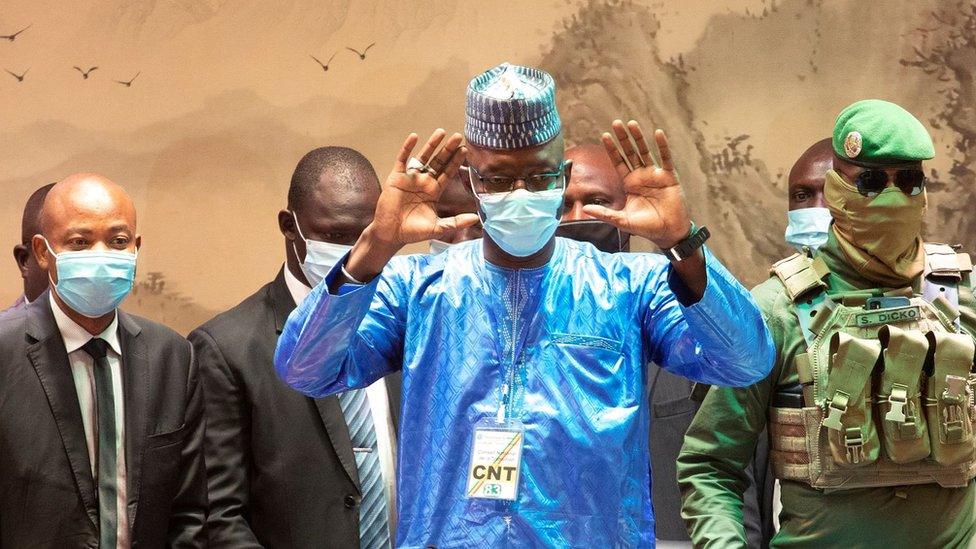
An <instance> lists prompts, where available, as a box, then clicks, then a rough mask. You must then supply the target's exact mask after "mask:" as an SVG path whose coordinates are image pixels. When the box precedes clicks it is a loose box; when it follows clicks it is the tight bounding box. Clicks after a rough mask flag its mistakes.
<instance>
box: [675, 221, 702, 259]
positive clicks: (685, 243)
mask: <svg viewBox="0 0 976 549" xmlns="http://www.w3.org/2000/svg"><path fill="white" fill-rule="evenodd" d="M711 236H712V234H711V233H710V232H708V228H707V227H695V225H694V224H692V226H691V234H690V235H688V238H685V239H684V240H682V241H681V242H678V243H677V244H675V245H674V246H672V247H671V248H668V249H667V251H666V252H665V254H666V255H667V256H668V258H669V259H671V260H672V261H682V260H684V259H687V258H689V257H691V255H692V254H694V253H695V252H696V251H698V248H701V247H702V246H704V245H705V241H706V240H708V239H709V237H711Z"/></svg>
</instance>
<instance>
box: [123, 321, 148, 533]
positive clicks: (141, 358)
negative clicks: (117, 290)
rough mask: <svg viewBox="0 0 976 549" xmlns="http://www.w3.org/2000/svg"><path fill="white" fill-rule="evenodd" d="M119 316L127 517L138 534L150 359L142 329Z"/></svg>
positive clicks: (133, 322)
mask: <svg viewBox="0 0 976 549" xmlns="http://www.w3.org/2000/svg"><path fill="white" fill-rule="evenodd" d="M118 315H119V342H120V344H121V346H122V396H123V401H124V403H125V405H124V406H125V407H124V413H125V418H124V420H125V477H126V484H125V487H126V488H125V489H126V499H127V500H128V502H127V515H128V522H129V529H130V531H134V530H135V521H136V512H137V511H138V508H139V487H140V485H141V484H142V482H141V480H142V464H143V458H144V454H145V449H146V437H147V435H148V433H147V432H146V425H147V423H148V421H147V420H148V415H149V409H148V408H149V358H148V357H147V356H146V350H145V345H144V342H143V341H142V340H141V339H140V338H139V337H138V336H139V333H140V332H141V330H142V329H141V328H140V327H139V325H138V324H136V322H135V321H134V320H133V319H132V317H130V316H129V315H128V314H126V313H123V312H122V311H119V312H118Z"/></svg>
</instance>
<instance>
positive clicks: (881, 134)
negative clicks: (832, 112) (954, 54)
mask: <svg viewBox="0 0 976 549" xmlns="http://www.w3.org/2000/svg"><path fill="white" fill-rule="evenodd" d="M833 146H834V152H835V153H837V156H839V157H841V158H843V159H844V160H847V161H848V162H851V163H853V164H858V165H864V166H891V165H897V164H905V163H908V162H919V161H921V160H928V159H930V158H933V157H934V156H935V148H934V147H933V146H932V138H931V137H930V136H929V132H928V130H926V129H925V126H923V125H922V123H921V122H919V121H918V119H917V118H915V117H914V116H912V114H911V113H910V112H908V111H906V110H905V109H903V108H901V107H899V106H898V105H895V104H894V103H890V102H888V101H882V100H880V99H865V100H863V101H858V102H857V103H854V104H852V105H850V106H848V107H847V108H846V109H844V110H842V111H841V112H840V114H839V115H838V116H837V122H835V123H834V137H833Z"/></svg>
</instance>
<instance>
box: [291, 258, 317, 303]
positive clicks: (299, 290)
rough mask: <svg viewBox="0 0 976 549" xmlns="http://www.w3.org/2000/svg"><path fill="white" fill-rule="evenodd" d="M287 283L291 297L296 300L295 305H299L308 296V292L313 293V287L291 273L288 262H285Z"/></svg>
mask: <svg viewBox="0 0 976 549" xmlns="http://www.w3.org/2000/svg"><path fill="white" fill-rule="evenodd" d="M284 268H285V285H286V286H288V293H290V294H291V298H292V299H293V300H295V306H296V307H297V306H298V305H299V304H300V303H301V302H302V301H304V300H305V298H306V297H308V294H310V293H312V289H311V288H309V287H308V286H306V285H305V284H304V283H303V282H302V281H301V280H298V277H296V276H295V275H293V274H291V271H290V270H289V269H288V264H287V263H285V267H284Z"/></svg>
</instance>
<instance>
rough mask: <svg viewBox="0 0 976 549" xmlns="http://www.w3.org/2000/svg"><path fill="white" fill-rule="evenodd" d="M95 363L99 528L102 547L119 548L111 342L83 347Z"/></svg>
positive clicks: (90, 342)
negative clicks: (109, 351) (109, 357)
mask: <svg viewBox="0 0 976 549" xmlns="http://www.w3.org/2000/svg"><path fill="white" fill-rule="evenodd" d="M82 349H84V351H85V352H86V353H88V354H89V355H90V356H91V357H92V359H93V360H94V361H95V368H94V372H95V402H96V410H97V412H96V414H97V415H98V446H97V450H96V454H97V455H98V467H97V468H96V469H95V471H96V474H95V476H96V480H97V481H98V528H99V536H98V537H99V547H101V548H102V549H109V548H113V549H114V548H115V547H116V539H115V538H116V536H117V535H118V531H119V514H118V509H117V508H116V500H117V498H118V486H117V482H118V468H117V464H116V458H117V456H116V455H115V438H116V437H115V391H114V389H113V388H112V369H111V367H110V366H109V365H108V342H106V341H105V340H104V339H99V338H93V339H90V340H88V343H85V345H84V346H83V347H82Z"/></svg>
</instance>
